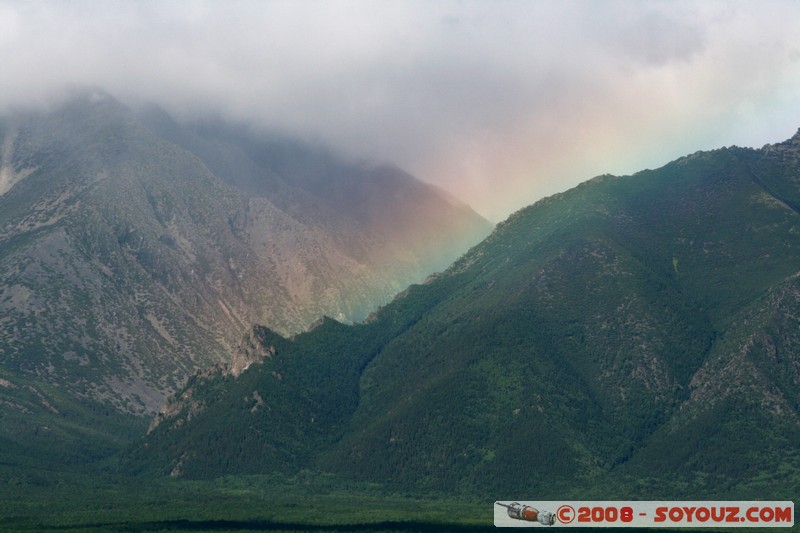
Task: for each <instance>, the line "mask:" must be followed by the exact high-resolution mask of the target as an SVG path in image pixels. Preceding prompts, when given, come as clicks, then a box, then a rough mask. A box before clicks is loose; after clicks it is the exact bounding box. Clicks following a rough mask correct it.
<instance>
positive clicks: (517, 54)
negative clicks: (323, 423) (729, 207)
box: [0, 0, 800, 221]
mask: <svg viewBox="0 0 800 533" xmlns="http://www.w3.org/2000/svg"><path fill="white" fill-rule="evenodd" d="M798 20H800V3H798V2H793V1H761V2H744V1H740V2H737V1H729V2H611V1H593V2H589V1H586V2H579V1H572V2H563V1H558V2H555V1H553V2H548V1H537V2H521V1H491V2H490V1H476V0H464V1H455V0H452V1H450V0H442V1H437V2H429V1H405V2H389V1H330V2H322V1H319V2H313V1H271V2H255V1H252V2H248V1H229V2H188V1H187V2H181V1H143V2H121V1H120V2H115V1H103V2H100V1H73V2H55V1H41V2H22V1H19V2H17V1H4V2H0V60H2V63H1V64H2V73H1V74H0V110H9V109H12V108H15V107H19V106H45V105H52V104H53V103H56V102H58V101H59V99H62V98H64V95H65V94H67V92H68V90H69V88H70V87H75V86H84V85H92V86H97V87H102V88H103V89H105V90H106V91H108V92H110V93H111V94H113V95H114V96H116V97H118V98H120V99H122V100H123V101H126V102H128V103H131V104H139V103H144V102H155V103H158V104H159V105H161V106H163V107H164V108H165V109H167V111H169V112H170V113H171V114H173V115H174V116H176V117H178V118H179V119H184V120H190V119H196V118H203V117H211V116H213V117H222V118H225V119H228V120H234V121H237V122H242V123H246V124H249V125H250V126H252V127H253V128H256V129H262V130H265V131H280V132H285V133H288V134H291V135H294V136H298V137H301V138H306V139H310V140H314V141H317V142H322V143H325V144H327V145H330V146H331V147H332V148H335V149H337V150H340V151H342V152H344V153H346V154H348V155H350V156H353V157H358V158H366V159H370V160H376V161H387V162H393V163H395V164H398V165H400V166H402V167H404V168H405V169H406V170H408V171H410V172H411V173H413V174H415V175H416V176H417V177H419V178H421V179H423V180H425V181H428V182H430V183H433V184H435V185H438V186H440V187H442V188H444V189H446V190H448V191H449V192H451V193H452V194H453V195H454V196H456V197H458V198H460V199H461V200H463V201H465V202H467V203H468V204H470V205H471V206H472V207H473V208H475V209H476V210H477V211H478V212H479V213H481V214H482V215H484V216H486V217H487V218H489V219H491V220H494V221H497V220H500V219H502V218H504V217H505V216H507V215H508V214H509V213H511V212H512V211H514V210H516V209H519V208H521V207H523V206H525V205H528V204H530V203H532V202H534V201H536V200H537V199H539V198H541V197H543V196H545V195H548V194H552V193H555V192H559V191H563V190H565V189H567V188H569V187H571V186H574V185H576V184H577V183H579V182H581V181H584V180H586V179H588V178H591V177H592V176H595V175H598V174H602V173H614V174H627V173H632V172H635V171H637V170H641V169H643V168H648V167H649V168H655V167H658V166H661V165H663V164H665V163H667V162H668V161H670V160H671V159H674V158H676V157H679V156H681V155H685V154H686V153H691V152H694V151H696V150H700V149H711V148H716V147H720V146H727V145H732V144H736V145H740V146H756V147H760V146H761V145H763V144H766V143H771V142H779V141H781V140H784V139H786V138H788V137H790V136H791V135H793V134H794V132H795V131H796V130H797V129H798V127H800V32H797V21H798Z"/></svg>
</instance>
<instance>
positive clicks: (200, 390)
mask: <svg viewBox="0 0 800 533" xmlns="http://www.w3.org/2000/svg"><path fill="white" fill-rule="evenodd" d="M798 154H800V136H796V137H795V138H793V139H792V140H790V141H787V142H786V143H782V144H778V145H773V146H769V147H765V148H764V149H761V150H750V149H740V148H735V147H734V148H728V149H721V150H716V151H713V152H706V153H697V154H694V155H692V156H688V157H685V158H682V159H680V160H677V161H675V162H673V163H670V164H668V165H666V166H665V167H663V168H661V169H658V170H652V171H650V170H648V171H644V172H641V173H638V174H636V175H634V176H626V177H613V176H603V177H599V178H595V179H594V180H591V181H589V182H586V183H584V184H582V185H581V186H579V187H577V188H575V189H573V190H570V191H568V192H566V193H563V194H559V195H556V196H553V197H551V198H547V199H545V200H542V201H540V202H538V203H537V204H535V205H533V206H530V207H528V208H526V209H523V210H522V211H520V212H518V213H516V214H514V215H513V216H512V217H510V218H509V219H508V220H507V221H506V222H504V223H502V224H500V225H499V226H498V227H497V229H496V230H495V232H494V233H493V234H492V235H491V236H490V237H489V238H487V239H486V240H485V241H484V242H482V243H481V244H479V245H478V246H476V247H474V248H473V249H472V250H470V252H469V253H467V254H465V255H464V256H463V257H462V258H461V259H460V260H459V261H457V262H456V263H455V264H454V265H453V266H452V267H451V268H450V269H449V270H448V271H446V272H445V273H443V274H441V275H439V276H436V277H434V278H432V279H431V280H429V282H427V283H426V284H424V285H418V286H412V287H411V288H410V289H409V290H408V291H407V292H406V293H405V294H403V295H401V296H399V297H398V298H397V299H396V300H395V301H394V302H393V303H392V304H390V305H388V306H386V307H385V308H384V309H382V310H381V311H380V312H379V313H377V316H376V317H375V319H374V320H372V321H371V322H369V323H368V324H365V325H360V326H342V325H338V324H335V323H334V322H333V321H330V320H328V321H325V322H324V323H323V324H322V325H321V326H320V327H319V328H317V329H315V330H313V331H311V332H309V333H306V334H302V335H299V336H297V337H296V338H294V339H292V340H286V339H281V338H276V337H275V336H274V335H273V334H271V333H269V332H264V331H262V334H261V336H262V337H263V342H260V343H256V344H260V348H259V349H260V350H261V352H262V353H266V352H269V353H270V356H269V357H266V358H265V359H264V360H263V363H262V364H258V365H254V366H252V367H251V368H250V369H249V370H247V371H246V372H244V373H243V374H242V375H241V376H240V377H239V378H238V379H234V378H232V377H230V376H228V377H224V375H223V374H222V373H220V372H217V373H215V372H211V373H209V374H207V375H204V376H203V377H202V379H201V378H198V379H197V380H196V381H195V382H193V383H190V385H189V386H188V388H186V389H184V391H183V396H182V398H179V399H178V400H176V401H175V402H174V403H173V405H172V406H171V408H170V410H169V411H168V412H167V413H165V415H164V417H163V420H162V421H161V423H160V424H159V425H158V427H156V428H155V429H154V431H152V432H151V433H150V435H149V436H148V437H147V438H146V439H144V440H143V442H142V443H140V444H139V445H138V446H137V447H135V448H133V449H132V450H130V451H129V452H128V453H127V454H126V456H125V457H124V458H123V461H124V462H125V464H127V465H128V466H129V467H131V468H136V469H145V470H153V471H157V472H160V473H162V474H169V473H172V474H173V475H183V476H187V477H206V476H215V475H219V474H223V473H228V472H250V473H254V472H269V471H275V470H282V471H296V470H298V469H310V470H312V471H321V472H331V473H334V474H337V475H339V476H341V477H343V478H346V479H352V480H360V481H371V482H377V483H382V484H386V485H388V486H393V487H398V488H403V489H404V490H429V489H431V490H444V491H455V492H466V493H480V494H486V493H491V494H515V495H517V494H520V495H529V494H534V493H535V494H536V495H537V497H545V496H548V495H549V496H553V497H565V495H575V496H581V495H596V496H606V497H609V496H611V495H616V496H620V497H622V496H625V497H644V496H645V495H649V496H651V497H662V498H663V497H698V496H702V495H708V496H712V495H713V496H726V497H737V496H745V495H747V496H759V495H760V496H761V497H779V496H780V497H787V498H788V497H791V496H792V495H796V494H797V489H798V487H800V485H799V483H800V482H799V481H798V480H799V479H800V475H799V474H798V467H800V465H798V462H797V459H796V457H797V455H798V451H800V447H799V446H800V445H798V443H800V417H798V409H800V405H798V398H799V397H800V335H798V328H797V326H798V324H797V318H796V317H798V316H800V314H798V313H797V311H798V308H800V298H798V296H800V291H799V290H798V281H797V277H796V276H797V274H798V272H800V253H798V252H800V215H799V214H798V212H797V210H796V208H795V207H794V206H796V205H800V194H799V193H798V191H800V188H798V183H800V181H799V180H798V177H799V176H800V166H798ZM271 346H274V348H275V349H274V353H273V350H270V349H269V348H270V347H271ZM645 480H646V481H645ZM759 490H760V491H761V492H758V491H759ZM700 491H702V492H700ZM520 497H521V496H520Z"/></svg>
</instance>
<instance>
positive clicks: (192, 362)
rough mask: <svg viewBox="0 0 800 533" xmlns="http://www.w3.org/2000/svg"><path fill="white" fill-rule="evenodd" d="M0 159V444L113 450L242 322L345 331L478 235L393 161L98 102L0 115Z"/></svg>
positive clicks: (99, 95) (457, 208)
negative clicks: (340, 326) (339, 324)
mask: <svg viewBox="0 0 800 533" xmlns="http://www.w3.org/2000/svg"><path fill="white" fill-rule="evenodd" d="M0 146H1V147H2V150H1V151H0V156H1V160H0V405H2V409H3V416H4V419H3V420H4V421H3V424H2V428H0V443H1V444H0V447H1V448H3V449H5V450H12V449H18V448H19V449H25V448H27V447H30V444H31V443H32V442H40V441H42V439H45V440H47V439H52V440H53V446H55V447H58V446H62V447H65V446H67V445H66V444H65V443H67V442H73V443H75V448H76V450H80V449H82V448H81V446H82V445H79V443H80V442H82V441H81V438H82V437H81V435H84V436H85V435H87V432H88V435H90V436H91V435H93V434H94V433H95V432H102V431H101V429H100V428H104V427H107V428H108V429H109V431H108V432H107V434H106V436H105V437H106V438H107V439H110V441H109V445H112V444H113V445H116V444H114V443H116V442H118V437H119V436H121V435H125V434H126V431H127V430H124V431H123V430H121V429H120V428H123V427H127V428H129V429H130V428H136V429H137V430H138V429H139V428H140V427H141V425H142V424H144V425H146V422H144V420H138V421H137V420H135V419H131V418H130V417H129V416H128V415H134V416H135V417H136V416H138V417H141V416H142V415H146V416H151V415H152V414H153V413H154V412H155V410H156V409H157V408H158V407H159V406H160V405H162V404H163V403H164V400H165V398H166V397H167V396H168V395H169V394H170V393H171V392H173V391H174V390H175V389H176V388H177V387H179V386H181V385H182V384H183V383H184V382H185V381H186V379H187V378H188V377H189V376H190V375H192V374H193V373H194V372H195V371H196V370H198V369H202V368H205V367H208V366H209V365H213V364H216V363H219V362H222V361H226V360H228V358H229V354H230V353H231V351H232V350H234V348H235V347H236V346H237V345H238V344H239V343H240V341H241V339H242V337H243V335H245V333H246V332H247V331H248V329H249V328H250V327H251V326H252V324H254V323H256V322H258V323H261V324H266V325H268V326H269V327H270V328H272V329H274V330H275V331H278V332H281V333H282V334H284V335H290V334H294V333H297V332H299V331H302V330H304V329H306V328H307V327H308V326H310V325H311V324H313V323H314V322H315V321H316V320H318V319H319V318H320V317H321V316H323V315H325V314H327V315H331V316H335V317H336V318H337V319H339V320H343V321H360V320H361V319H363V318H364V317H365V316H366V315H367V314H368V313H369V312H370V311H372V310H373V309H375V308H376V307H377V306H378V305H380V304H383V303H386V302H387V301H389V300H390V299H391V298H392V297H393V296H394V295H395V294H396V293H397V292H398V291H399V290H401V289H402V288H404V287H405V286H407V285H408V284H409V283H412V282H415V281H419V280H422V279H424V278H425V276H427V275H428V274H429V273H430V272H432V271H434V270H437V269H442V268H444V267H446V266H447V265H448V264H449V263H450V262H451V261H452V260H454V259H455V258H456V257H457V256H458V255H459V254H460V253H462V252H463V251H464V250H466V249H467V248H468V246H469V245H470V244H474V243H475V242H477V241H478V240H479V239H480V238H482V237H484V236H485V235H486V234H488V232H489V230H490V225H489V224H488V223H487V222H486V221H485V220H483V219H482V218H481V217H479V216H478V215H476V214H475V213H474V212H473V211H472V210H471V209H469V208H468V207H466V206H465V205H463V204H459V203H458V202H456V201H454V200H453V199H452V198H450V197H449V196H447V195H446V194H444V193H443V192H442V191H440V190H438V189H436V188H435V187H432V186H429V185H427V184H424V183H422V182H420V181H419V180H417V179H415V178H414V177H412V176H410V175H409V174H407V173H405V172H403V171H402V170H400V169H398V168H395V167H390V166H385V165H384V166H375V165H368V164H365V163H358V162H351V161H348V160H346V159H345V158H343V157H338V156H337V155H335V154H334V153H333V152H331V151H329V150H326V149H324V148H321V147H318V146H313V145H309V144H303V143H302V142H300V141H296V140H290V139H285V138H281V137H279V136H277V135H274V134H272V135H266V134H264V135H261V134H258V133H255V132H250V131H247V130H245V129H244V128H241V127H234V126H228V125H225V124H224V123H222V122H219V121H217V122H207V123H202V124H179V123H177V122H175V121H174V120H172V119H171V118H170V117H169V116H168V115H167V114H166V113H165V112H164V111H162V110H159V109H158V108H155V107H152V106H151V107H148V108H146V109H143V110H133V109H130V108H128V107H126V106H125V105H123V104H122V103H120V102H119V101H117V100H116V99H114V98H113V97H111V96H110V95H108V94H106V93H104V92H102V91H98V90H89V89H87V90H81V91H78V93H77V94H75V95H74V96H73V97H72V98H71V99H70V100H68V101H67V102H65V103H63V104H60V105H58V106H55V107H54V108H52V109H50V110H49V111H39V112H32V111H31V112H22V111H18V112H14V113H9V114H8V115H6V116H4V117H2V118H0ZM120 417H122V418H120ZM126 417H127V418H126ZM111 419H113V422H111ZM125 420H127V421H128V422H126V421H125ZM131 424H133V425H131ZM45 434H46V435H48V436H47V437H43V435H45ZM90 440H91V441H92V442H100V441H103V439H102V438H99V437H98V438H91V439H90ZM89 448H91V446H89ZM101 448H103V449H105V448H104V447H103V446H101ZM0 455H1V454H0Z"/></svg>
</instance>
